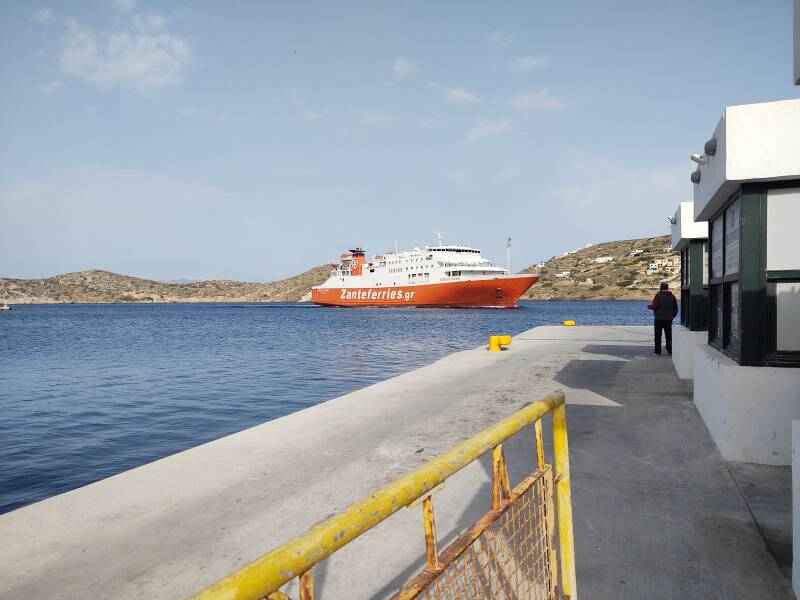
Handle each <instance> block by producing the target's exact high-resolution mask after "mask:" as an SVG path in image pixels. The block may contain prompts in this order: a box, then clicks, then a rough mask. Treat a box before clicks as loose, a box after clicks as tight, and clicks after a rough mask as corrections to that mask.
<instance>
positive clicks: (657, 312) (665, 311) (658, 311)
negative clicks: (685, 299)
mask: <svg viewBox="0 0 800 600" xmlns="http://www.w3.org/2000/svg"><path fill="white" fill-rule="evenodd" d="M662 298H663V299H664V301H665V302H666V303H668V304H666V305H665V306H662V305H661V300H662ZM670 304H671V305H672V306H670ZM647 308H649V309H650V310H652V311H653V316H655V318H656V319H664V320H666V319H670V320H671V319H674V318H675V317H676V316H677V315H678V300H677V298H675V296H674V295H673V293H672V292H670V291H669V290H664V291H661V292H658V293H657V294H656V295H655V296H653V303H652V304H648V305H647ZM670 309H672V310H671V312H672V315H670Z"/></svg>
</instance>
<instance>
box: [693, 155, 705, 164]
mask: <svg viewBox="0 0 800 600" xmlns="http://www.w3.org/2000/svg"><path fill="white" fill-rule="evenodd" d="M692 160H693V161H694V162H696V163H697V164H698V165H704V164H706V163H707V162H708V157H707V156H706V155H705V154H692Z"/></svg>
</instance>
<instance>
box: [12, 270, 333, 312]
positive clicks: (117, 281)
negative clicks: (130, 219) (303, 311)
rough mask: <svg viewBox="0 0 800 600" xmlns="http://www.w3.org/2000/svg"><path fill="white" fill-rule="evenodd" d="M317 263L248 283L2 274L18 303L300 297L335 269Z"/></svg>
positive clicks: (100, 274) (82, 274) (103, 273)
mask: <svg viewBox="0 0 800 600" xmlns="http://www.w3.org/2000/svg"><path fill="white" fill-rule="evenodd" d="M330 270H331V265H321V266H319V267H314V268H313V269H310V270H308V271H306V272H305V273H301V274H300V275H296V276H294V277H290V278H288V279H283V280H281V281H274V282H270V283H248V282H242V281H232V280H229V279H223V280H212V281H198V282H194V283H164V282H161V281H152V280H150V279H141V278H138V277H128V276H127V275H118V274H117V273H110V272H108V271H100V270H96V269H93V270H91V271H81V272H79V273H65V274H63V275H56V276H54V277H47V278H46V279H3V278H0V301H3V300H7V301H8V302H9V303H12V304H34V303H35V304H54V303H71V302H75V303H99V302H109V303H118V302H295V301H297V300H300V299H301V298H302V297H303V296H304V295H305V294H307V292H309V290H310V289H311V287H312V286H314V285H319V284H320V283H322V282H323V281H325V279H327V278H328V275H329V274H330Z"/></svg>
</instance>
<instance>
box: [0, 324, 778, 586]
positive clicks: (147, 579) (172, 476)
mask: <svg viewBox="0 0 800 600" xmlns="http://www.w3.org/2000/svg"><path fill="white" fill-rule="evenodd" d="M498 333H502V332H498ZM650 352H651V349H650V328H648V327H575V328H563V327H540V328H536V329H534V330H531V331H528V332H525V333H523V334H521V335H519V336H517V337H515V338H514V342H513V344H512V345H511V347H510V349H509V350H508V351H507V352H501V353H489V352H486V351H485V349H483V348H479V349H475V350H470V351H467V352H460V353H457V354H454V355H451V356H449V357H447V358H445V359H443V360H440V361H438V362H436V363H433V364H431V365H429V366H427V367H424V368H422V369H418V370H416V371H413V372H411V373H407V374H405V375H401V376H399V377H396V378H393V379H391V380H388V381H385V382H382V383H380V384H377V385H374V386H370V387H368V388H365V389H362V390H359V391H357V392H354V393H352V394H348V395H346V396H342V397H340V398H336V399H334V400H331V401H329V402H326V403H323V404H320V405H317V406H315V407H312V408H309V409H307V410H304V411H301V412H298V413H295V414H292V415H288V416H286V417H283V418H281V419H277V420H275V421H271V422H269V423H265V424H263V425H260V426H258V427H254V428H252V429H249V430H246V431H243V432H240V433H238V434H235V435H232V436H228V437H226V438H222V439H220V440H216V441H214V442H211V443H209V444H205V445H203V446H199V447H197V448H193V449H191V450H187V451H186V452H183V453H180V454H177V455H174V456H171V457H168V458H165V459H162V460H160V461H157V462H155V463H152V464H150V465H145V466H143V467H140V468H138V469H134V470H132V471H128V472H126V473H122V474H120V475H117V476H115V477H111V478H109V479H106V480H104V481H101V482H98V483H95V484H92V485H89V486H86V487H84V488H81V489H78V490H75V491H73V492H69V493H67V494H62V495H60V496H56V497H54V498H50V499H48V500H45V501H43V502H39V503H37V504H34V505H32V506H28V507H25V508H22V509H19V510H17V511H14V512H12V513H9V514H6V515H2V516H0V539H2V540H3V543H2V544H0V597H3V598H86V597H88V596H93V597H99V598H178V597H182V596H186V595H188V594H190V593H192V592H194V591H197V590H198V589H199V588H201V587H203V586H204V585H206V584H208V583H211V582H212V581H214V580H216V579H217V578H219V577H222V576H223V575H225V574H228V573H229V572H231V571H233V570H235V569H236V568H238V567H240V566H242V565H243V564H245V563H246V562H248V561H250V560H253V559H254V558H256V557H258V556H259V555H261V554H263V553H264V552H266V551H268V550H269V549H271V548H273V547H274V546H276V545H278V544H280V543H282V542H285V541H287V540H289V539H291V538H292V537H294V536H296V535H298V534H300V533H303V532H304V531H306V530H307V529H308V528H310V527H311V526H313V525H315V524H316V523H318V522H320V521H321V520H323V519H325V518H327V517H328V516H330V515H331V514H333V513H335V512H337V511H339V510H342V509H343V508H345V507H346V506H347V505H349V504H350V503H351V502H353V501H355V500H357V499H359V498H361V497H363V496H365V495H367V494H368V493H370V492H371V491H374V490H375V489H377V488H379V487H381V486H382V485H384V484H386V483H388V482H389V481H391V480H393V479H395V478H397V477H398V476H399V475H401V474H403V473H405V472H407V471H408V470H410V469H412V468H414V467H416V466H418V465H419V464H422V463H423V462H425V461H427V460H429V459H430V458H432V457H434V456H436V455H438V454H440V453H442V452H444V451H445V450H447V449H448V448H450V447H452V446H453V445H454V444H456V443H458V442H459V441H462V440H463V439H466V438H467V437H469V436H471V435H473V434H475V433H476V432H478V431H480V430H481V429H483V428H485V427H486V426H488V425H490V424H491V423H493V422H495V421H497V420H498V419H500V418H502V417H504V416H506V415H508V414H510V413H511V412H513V411H514V410H516V409H518V408H520V407H521V406H523V405H525V404H527V403H528V402H530V401H531V400H534V399H536V398H537V397H538V396H541V395H543V394H544V393H546V392H549V391H551V390H553V389H558V388H561V389H564V390H565V391H566V393H567V400H568V403H569V408H568V419H569V434H570V447H571V448H570V449H571V461H572V481H573V503H574V504H573V505H574V518H575V540H576V552H577V565H578V589H579V592H580V594H581V596H582V597H584V598H601V599H604V598H631V599H633V598H637V599H638V598H665V599H666V598H704V599H708V598H725V599H739V598H741V599H745V598H746V599H748V600H749V599H753V598H791V592H790V591H789V589H790V588H789V585H788V583H787V581H786V579H785V578H784V577H783V575H782V574H781V571H780V569H779V568H778V567H777V566H776V564H775V562H774V561H773V559H772V557H771V556H770V555H769V553H768V552H767V549H766V546H765V544H764V541H763V540H762V538H761V537H760V535H759V533H758V529H757V527H756V525H755V523H754V521H753V518H752V515H751V513H750V511H749V510H748V508H747V505H746V503H745V502H744V500H743V498H742V496H741V494H740V493H739V491H738V489H737V487H736V485H735V482H734V481H733V479H732V477H731V474H730V471H729V470H728V468H727V467H726V464H725V463H724V462H723V461H722V460H721V459H720V458H719V455H718V453H717V451H716V448H715V447H714V445H713V443H712V441H711V439H710V437H709V435H708V432H707V431H706V429H705V426H704V424H703V422H702V420H701V419H700V417H699V415H698V414H697V411H696V409H695V407H694V405H693V404H692V402H691V400H690V399H689V397H688V395H687V393H686V390H685V387H684V386H682V385H681V384H680V382H679V380H678V379H677V376H676V375H675V372H674V370H673V368H672V364H671V361H670V360H669V357H668V356H662V357H655V356H653V355H652V354H650ZM506 453H507V460H508V462H509V469H510V475H511V479H512V483H513V482H514V481H518V480H519V479H520V477H521V476H522V474H523V473H525V472H526V471H527V470H529V467H530V465H531V462H530V460H531V457H532V455H533V454H532V453H533V444H532V439H531V436H530V435H529V432H522V433H521V434H519V435H517V436H516V437H515V438H514V439H512V440H511V441H509V443H508V444H506ZM490 472H491V465H490V457H484V459H483V460H481V461H478V462H476V463H475V464H474V465H472V466H471V467H469V468H467V469H465V470H464V471H462V472H460V473H459V474H458V475H456V476H455V477H454V478H452V479H451V480H450V481H449V482H448V484H447V485H446V486H445V488H444V489H443V491H442V492H440V493H439V494H437V495H436V496H435V497H434V504H435V508H436V516H437V528H438V531H439V534H440V538H443V539H442V545H443V544H444V543H447V541H449V540H450V539H452V538H453V537H454V536H455V535H456V533H457V532H458V531H460V530H462V529H463V528H464V527H465V526H466V525H468V524H469V523H471V522H472V521H474V520H475V519H476V518H477V517H478V516H479V515H480V514H482V513H483V512H484V511H485V510H486V509H487V507H488V506H489V505H490V500H489V498H490V491H489V488H490V486H489V481H490V480H489V474H490ZM423 555H424V542H423V535H422V523H421V514H420V509H419V508H418V507H417V508H416V509H408V510H405V509H404V510H402V511H400V512H399V513H397V514H395V515H394V516H393V517H391V518H390V519H389V520H388V521H386V522H384V523H382V524H381V525H379V526H377V527H376V528H374V529H373V530H371V531H370V532H368V533H367V534H366V535H364V536H363V537H362V538H359V540H357V541H355V542H353V543H352V544H350V545H349V546H347V547H346V548H344V549H343V550H341V551H339V552H337V553H336V554H335V555H334V556H333V557H331V558H330V559H328V560H326V561H324V562H323V563H322V564H320V565H318V566H317V567H316V568H315V571H314V572H315V576H316V578H317V583H318V589H319V590H320V592H321V593H320V594H319V597H321V598H329V599H331V598H359V597H365V598H366V597H384V596H386V595H389V594H391V593H393V592H394V591H396V589H397V588H398V587H399V586H400V585H401V584H402V583H403V582H404V581H406V580H407V579H408V578H409V577H410V576H412V575H413V574H414V573H415V572H416V571H417V569H419V568H420V567H421V565H422V556H423Z"/></svg>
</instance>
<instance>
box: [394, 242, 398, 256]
mask: <svg viewBox="0 0 800 600" xmlns="http://www.w3.org/2000/svg"><path fill="white" fill-rule="evenodd" d="M394 253H395V254H397V253H398V250H397V240H395V241H394Z"/></svg>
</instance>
